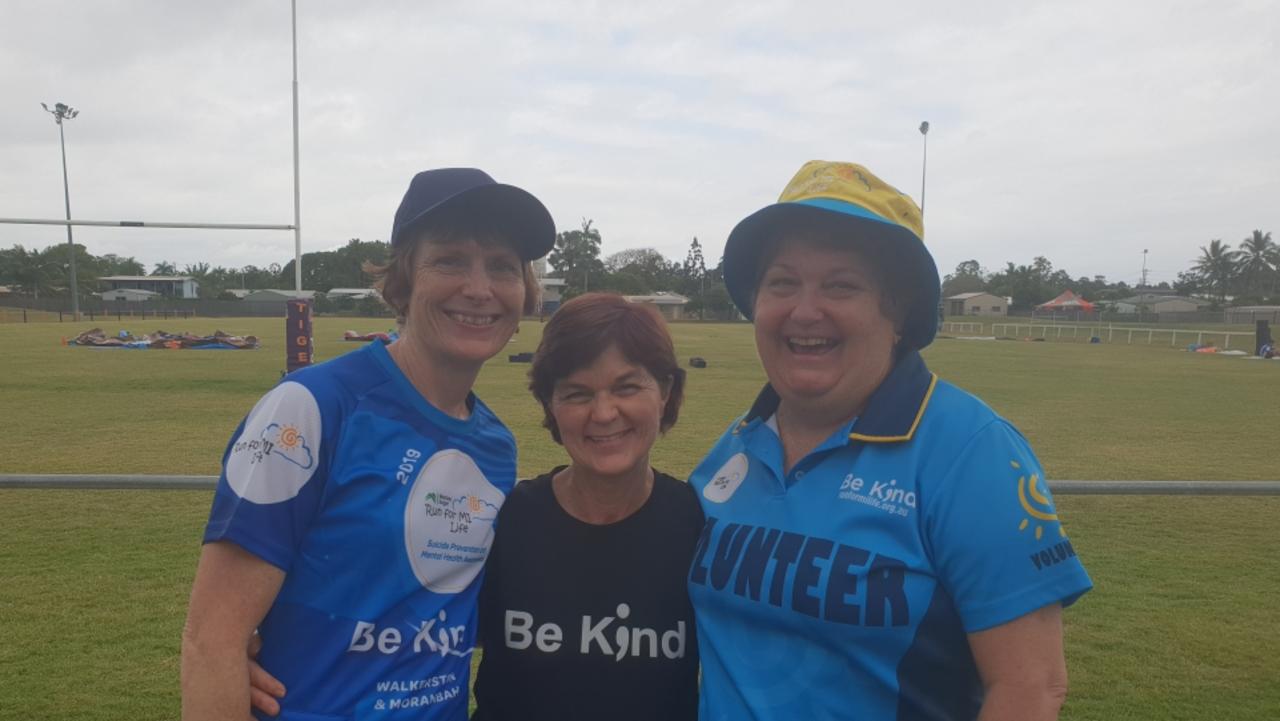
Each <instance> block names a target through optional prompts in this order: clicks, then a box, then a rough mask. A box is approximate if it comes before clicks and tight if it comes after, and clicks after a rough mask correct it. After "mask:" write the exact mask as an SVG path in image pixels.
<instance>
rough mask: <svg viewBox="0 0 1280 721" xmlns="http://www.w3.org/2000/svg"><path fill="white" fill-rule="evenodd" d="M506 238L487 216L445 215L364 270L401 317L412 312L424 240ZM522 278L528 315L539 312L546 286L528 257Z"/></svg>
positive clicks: (367, 263) (494, 240)
mask: <svg viewBox="0 0 1280 721" xmlns="http://www.w3.org/2000/svg"><path fill="white" fill-rule="evenodd" d="M506 238H507V236H506V234H505V233H502V232H500V231H499V230H498V227H497V226H496V225H494V224H493V223H491V222H486V221H485V219H484V218H476V217H472V218H466V217H456V216H455V217H452V218H442V219H441V220H440V221H437V222H433V223H431V224H430V225H427V226H425V227H424V228H423V229H422V230H420V231H418V234H417V235H416V236H415V237H414V238H411V239H408V240H407V241H402V242H399V243H396V244H395V245H393V246H391V257H390V259H388V260H387V262H386V263H383V264H377V263H373V262H370V261H367V260H366V261H365V262H364V264H363V265H362V266H361V268H360V269H361V270H363V271H364V272H365V273H368V274H369V275H371V276H373V287H374V288H376V289H377V290H378V292H379V293H381V294H382V302H383V303H386V304H387V307H389V308H391V310H393V311H395V314H396V316H397V317H398V318H401V319H403V318H404V317H405V316H407V315H408V312H409V299H410V297H412V296H413V279H414V271H415V268H414V266H413V256H414V254H415V253H417V251H418V247H419V246H421V245H422V244H424V243H437V244H442V245H443V244H448V243H461V242H464V241H467V240H474V241H475V242H477V243H479V244H480V245H483V246H490V245H502V244H503V243H506V242H507V240H506ZM520 277H521V280H522V281H524V314H525V315H532V314H533V313H535V312H537V310H538V301H539V300H540V299H541V297H542V288H541V287H540V286H539V284H538V276H537V275H535V274H534V272H533V264H532V263H530V262H529V261H527V260H526V261H523V262H522V263H521V264H520Z"/></svg>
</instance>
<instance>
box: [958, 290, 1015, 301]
mask: <svg viewBox="0 0 1280 721" xmlns="http://www.w3.org/2000/svg"><path fill="white" fill-rule="evenodd" d="M980 295H989V296H991V297H992V298H1000V296H998V295H996V294H995V293H988V292H986V291H985V290H980V291H978V292H976V293H956V294H955V295H949V296H947V300H969V299H970V298H977V297H978V296H980ZM1000 300H1004V298H1000Z"/></svg>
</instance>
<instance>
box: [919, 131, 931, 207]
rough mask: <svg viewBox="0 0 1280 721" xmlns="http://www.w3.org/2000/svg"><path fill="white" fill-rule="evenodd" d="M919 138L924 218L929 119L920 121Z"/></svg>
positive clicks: (921, 203) (921, 196) (921, 201)
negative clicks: (921, 142)
mask: <svg viewBox="0 0 1280 721" xmlns="http://www.w3.org/2000/svg"><path fill="white" fill-rule="evenodd" d="M920 139H921V140H922V141H923V143H924V160H923V161H922V162H921V164H920V219H921V220H924V180H925V173H926V171H927V170H928V169H929V121H928V120H926V121H924V122H923V123H920Z"/></svg>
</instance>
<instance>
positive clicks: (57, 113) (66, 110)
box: [40, 103, 80, 320]
mask: <svg viewBox="0 0 1280 721" xmlns="http://www.w3.org/2000/svg"><path fill="white" fill-rule="evenodd" d="M40 107H42V108H44V109H45V112H48V113H49V114H51V115H53V121H54V122H55V123H57V124H58V144H59V145H60V146H61V147H62V198H63V200H64V201H65V202H66V209H67V220H68V221H69V220H71V185H70V183H69V182H68V181H67V137H66V134H65V133H64V132H63V131H62V121H63V120H72V119H74V118H75V117H76V116H77V115H79V114H80V111H79V110H76V109H75V108H72V107H70V106H68V105H64V104H63V103H55V104H54V106H53V110H50V109H49V106H48V105H45V104H44V103H40ZM67 251H68V253H69V255H70V266H69V270H70V272H71V317H72V318H74V319H75V320H80V286H79V284H78V283H76V244H75V242H74V241H73V240H72V239H71V224H70V223H67Z"/></svg>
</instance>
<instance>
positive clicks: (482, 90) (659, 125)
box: [0, 0, 1280, 282]
mask: <svg viewBox="0 0 1280 721" xmlns="http://www.w3.org/2000/svg"><path fill="white" fill-rule="evenodd" d="M298 29H299V38H298V42H299V63H300V70H299V74H300V80H301V83H300V84H301V111H302V123H301V144H302V183H301V185H302V195H303V239H304V245H305V249H306V250H320V249H328V248H333V247H337V246H339V245H341V244H343V243H345V242H346V240H347V239H348V238H352V237H360V238H363V239H366V240H369V239H374V238H383V239H385V238H386V237H387V234H388V233H389V229H390V223H391V217H392V214H393V212H394V210H395V206H396V203H397V202H398V201H399V198H400V196H401V194H402V193H403V190H404V187H405V185H406V184H407V181H408V179H409V178H410V176H411V175H412V174H413V173H414V172H416V171H417V170H421V169H423V168H427V167H440V166H447V165H474V166H477V167H481V168H484V169H486V170H487V171H489V172H490V173H491V174H492V175H494V176H495V177H496V178H498V179H499V180H501V181H504V182H512V183H515V184H517V185H520V186H522V187H525V188H526V189H528V190H530V191H532V192H533V193H535V194H536V195H538V196H539V197H540V198H541V199H542V200H543V201H544V202H545V203H546V204H547V206H548V207H549V208H550V210H551V212H552V214H553V216H554V217H555V218H556V220H557V224H558V226H559V227H560V228H561V229H570V228H573V227H576V226H577V224H578V223H579V222H580V220H581V219H582V218H593V219H594V220H595V224H596V226H597V227H598V228H600V229H601V230H602V232H603V234H604V238H605V252H606V253H610V252H614V251H617V250H621V249H623V248H627V247H639V246H648V247H655V248H657V249H659V250H660V251H662V252H663V253H665V254H666V255H667V256H668V257H670V258H673V259H677V260H679V259H682V258H683V256H684V253H685V250H686V249H687V247H688V244H689V240H690V238H692V237H693V236H695V235H696V236H698V238H699V239H700V241H701V242H702V243H703V244H704V245H705V246H706V248H707V255H708V257H709V258H713V257H718V255H719V252H720V249H721V247H722V245H723V240H724V238H725V237H726V236H727V234H728V232H729V230H730V229H731V228H732V227H733V224H734V223H735V222H737V220H739V219H741V218H742V217H744V216H745V215H747V214H749V213H750V212H752V211H754V210H756V209H757V208H759V207H761V206H763V205H765V204H767V203H769V202H771V201H772V200H773V199H774V198H776V196H777V194H778V192H779V191H780V190H781V189H782V187H783V185H784V184H785V183H786V181H787V180H788V179H789V178H790V176H791V174H792V173H793V172H794V171H795V170H796V169H797V168H799V166H800V165H801V164H802V163H803V162H804V161H806V160H809V159H811V158H825V159H833V160H834V159H840V160H854V161H857V162H861V163H863V164H865V165H867V166H869V167H870V168H872V169H873V170H874V171H875V172H876V173H877V174H879V175H880V176H881V177H883V178H885V179H886V180H888V181H889V182H891V183H894V184H896V185H898V186H899V187H900V188H902V189H903V190H905V191H907V192H908V193H910V194H911V195H913V196H916V197H917V199H918V196H919V191H920V171H921V167H920V162H921V138H920V135H919V134H918V133H917V132H916V127H917V126H918V125H919V123H920V121H921V120H929V121H930V123H931V126H932V128H931V131H930V134H929V166H928V189H927V197H926V225H927V241H928V244H929V246H930V247H931V249H932V250H933V252H934V254H935V256H936V257H937V260H938V265H939V267H940V269H941V270H942V272H943V273H946V272H948V271H949V270H950V269H951V268H953V267H954V266H955V265H956V263H958V262H960V261H962V260H965V259H968V258H975V259H977V260H979V261H980V262H982V263H983V264H984V265H986V266H988V267H990V268H996V267H1000V266H1002V265H1003V264H1004V263H1005V262H1006V261H1013V262H1017V263H1026V262H1029V261H1030V260H1031V259H1032V258H1033V257H1034V256H1036V255H1045V256H1047V257H1048V258H1049V259H1050V260H1052V261H1053V262H1054V264H1055V265H1056V266H1057V267H1061V268H1064V269H1066V270H1067V271H1068V272H1070V273H1072V274H1073V275H1083V274H1095V273H1100V274H1105V275H1107V276H1108V277H1110V278H1112V279H1123V280H1127V281H1129V282H1133V281H1135V280H1137V276H1138V272H1139V269H1140V267H1141V263H1142V249H1143V248H1149V249H1150V251H1151V252H1150V255H1149V266H1148V267H1149V270H1150V271H1151V278H1152V279H1153V280H1156V281H1159V280H1172V279H1173V277H1174V276H1175V275H1176V273H1177V272H1178V271H1179V270H1182V269H1185V268H1186V267H1187V266H1188V265H1189V264H1190V262H1191V260H1192V259H1193V258H1194V257H1195V256H1196V255H1197V254H1198V246H1200V245H1203V244H1206V243H1207V242H1208V241H1209V239H1211V238H1222V239H1224V240H1226V241H1228V242H1230V243H1233V244H1234V243H1237V242H1238V241H1239V240H1240V239H1241V238H1243V237H1245V236H1246V235H1247V234H1248V233H1249V232H1250V231H1251V230H1252V229H1253V228H1262V229H1264V230H1272V231H1275V234H1276V235H1280V203H1278V202H1277V200H1276V199H1277V198H1280V140H1277V133H1276V128H1277V126H1280V53H1278V52H1277V49H1276V44H1275V37H1276V36H1277V32H1278V31H1280V7H1278V6H1277V4H1276V3H1275V2H1260V1H1254V2H1250V1H1247V0H1244V1H1238V2H1214V3H1210V2H1173V3H1170V2H1131V3H1111V2H1106V3H1104V2H1098V1H1094V0H1089V1H1086V2H1077V3H1053V2H1045V3H1029V2H990V3H982V4H980V5H978V4H971V3H898V4H892V5H890V4H871V3H848V2H843V3H836V2H812V3H805V4H803V5H797V6H790V5H789V4H783V3H776V2H774V3H756V4H744V5H730V4H722V3H696V2H694V3H690V2H680V3H676V2H661V1H658V2H644V3H631V2H608V3H606V2H574V1H569V0H559V1H553V2H539V3H512V2H497V1H487V2H472V3H443V2H400V3H392V2H385V3H366V4H361V5H355V4H351V3H348V2H336V1H322V0H301V2H299V19H298ZM41 101H43V102H49V103H52V102H54V101H61V102H66V103H68V104H70V105H73V106H75V107H77V108H79V109H80V110H81V111H82V115H81V116H80V117H79V118H77V119H75V120H73V121H71V122H69V123H68V125H67V128H66V129H67V144H68V148H67V151H68V163H69V166H70V174H71V184H72V187H71V201H72V210H73V212H72V215H73V216H74V217H77V218H88V219H111V220H114V219H141V220H152V221H156V220H178V221H206V222H258V223H288V222H290V221H291V220H292V212H293V205H292V195H291V193H292V165H291V163H292V161H291V118H290V113H291V101H290V55H289V4H288V3H287V2H283V1H277V2H262V1H255V0H241V1H238V2H233V1H230V0H229V1H227V2H222V3H164V2H153V1H150V0H134V1H132V2H116V3H110V4H105V3H102V4H100V3H73V2H66V1H61V0H51V1H49V2H14V1H12V0H11V1H10V2H6V3H5V5H4V6H3V8H2V9H0V117H2V118H3V119H4V124H3V127H4V131H3V132H2V133H0V167H2V168H3V172H0V216H6V217H39V218H58V217H61V216H62V212H63V208H62V195H61V167H60V165H59V164H58V148H57V132H56V128H55V126H54V124H53V123H52V120H51V118H50V117H49V116H47V115H45V114H43V113H42V112H40V108H39V103H40V102H41ZM75 233H76V239H77V241H79V242H84V243H85V244H86V245H88V246H89V248H90V251H91V252H94V253H97V254H102V253H106V252H113V253H117V254H121V255H132V256H136V257H137V258H139V259H140V260H143V261H144V262H146V263H148V264H149V265H150V264H153V263H155V262H157V261H160V260H173V261H176V262H178V264H179V265H180V266H181V265H183V264H185V263H194V262H198V261H208V262H210V263H213V264H215V265H226V266H240V265H244V264H247V263H253V264H257V265H266V264H268V263H271V262H280V263H283V262H285V261H286V260H288V259H289V258H290V257H291V256H292V246H293V238H292V234H291V233H284V232H267V231H254V232H248V231H166V230H137V229H134V230H128V229H101V228H77V229H76V231H75ZM62 240H65V231H64V230H63V229H62V228H60V227H38V226H13V225H0V247H7V246H9V245H12V244H13V243H23V244H25V245H36V246H43V245H48V244H51V243H55V242H59V241H62Z"/></svg>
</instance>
